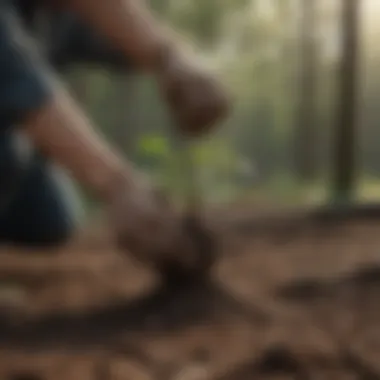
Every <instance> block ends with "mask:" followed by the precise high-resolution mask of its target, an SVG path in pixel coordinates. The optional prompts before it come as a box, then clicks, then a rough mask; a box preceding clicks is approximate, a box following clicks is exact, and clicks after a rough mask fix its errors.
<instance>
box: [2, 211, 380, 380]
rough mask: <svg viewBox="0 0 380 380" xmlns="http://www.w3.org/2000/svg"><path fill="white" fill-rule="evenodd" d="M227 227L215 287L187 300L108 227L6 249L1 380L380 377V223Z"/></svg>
mask: <svg viewBox="0 0 380 380" xmlns="http://www.w3.org/2000/svg"><path fill="white" fill-rule="evenodd" d="M228 218H230V219H231V220H230V224H228V223H226V225H225V226H224V227H223V228H224V232H223V234H222V235H223V246H222V252H221V257H220V260H219V262H218V265H217V266H216V267H215V273H214V275H213V278H212V279H211V280H210V281H207V282H204V283H200V284H198V285H197V286H191V287H189V288H187V289H185V288H184V289H181V290H178V289H169V290H164V289H161V288H160V286H159V284H158V283H157V279H156V278H155V277H154V274H152V273H150V272H148V271H146V270H145V269H144V268H143V267H141V266H138V265H137V264H136V263H134V262H133V261H131V260H129V259H128V258H125V257H122V256H121V255H120V253H119V252H117V251H116V250H115V249H114V248H112V245H111V244H110V241H109V239H108V237H107V233H106V232H105V231H104V230H102V228H101V227H94V228H92V229H91V230H90V231H87V232H86V233H83V235H81V236H80V237H78V239H77V240H76V241H74V242H73V243H72V244H71V245H70V246H69V247H67V248H65V249H62V250H61V251H59V252H45V253H41V252H36V253H30V252H29V253H21V252H19V251H15V250H14V249H11V248H8V249H7V248H4V249H3V250H2V251H1V252H2V253H0V286H1V287H0V288H1V289H2V290H1V291H0V379H4V380H11V379H12V380H16V379H19V380H21V379H24V380H27V379H29V380H31V379H42V380H45V379H46V380H71V379H80V380H87V379H88V380H90V379H91V380H92V379H94V380H111V379H112V380H119V379H120V380H122V379H133V380H140V379H141V380H145V379H146V380H149V379H158V380H159V379H162V380H172V379H173V380H174V379H176V380H177V379H178V380H219V379H220V380H222V379H223V380H248V379H300V380H301V379H324V380H328V379H332V380H333V379H334V380H340V379H364V380H366V379H368V380H369V379H372V380H376V379H380V360H379V359H380V302H379V301H380V219H379V221H376V220H372V221H370V222H369V221H365V220H350V221H349V222H341V223H336V222H333V223H327V224H326V223H322V224H320V225H313V224H308V223H302V221H301V222H300V221H298V222H297V223H296V224H292V223H289V222H288V221H287V220H286V218H284V220H282V221H280V222H279V223H277V227H276V226H269V227H268V226H267V227H266V228H264V229H261V230H259V229H258V228H257V227H255V226H254V225H251V226H250V225H249V223H246V225H245V227H244V226H243V224H244V223H243V224H241V225H240V227H239V226H238V223H236V221H233V219H234V218H235V217H232V215H229V216H225V220H227V219H228ZM235 219H236V218H235Z"/></svg>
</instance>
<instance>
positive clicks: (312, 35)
mask: <svg viewBox="0 0 380 380" xmlns="http://www.w3.org/2000/svg"><path fill="white" fill-rule="evenodd" d="M300 5H301V10H300V28H299V34H300V36H301V44H300V66H299V77H298V86H299V99H298V109H297V114H296V126H295V135H294V145H295V146H294V152H295V155H294V167H295V174H296V176H297V177H298V178H299V179H301V180H303V181H310V180H313V179H315V176H316V171H317V128H316V127H317V126H316V122H315V121H316V76H317V52H316V50H317V46H316V42H317V41H316V25H315V24H316V1H315V0H300Z"/></svg>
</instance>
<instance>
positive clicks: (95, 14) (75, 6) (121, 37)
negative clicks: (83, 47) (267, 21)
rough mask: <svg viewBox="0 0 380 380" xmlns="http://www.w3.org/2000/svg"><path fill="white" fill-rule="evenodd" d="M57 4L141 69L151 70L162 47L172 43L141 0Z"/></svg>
mask: <svg viewBox="0 0 380 380" xmlns="http://www.w3.org/2000/svg"><path fill="white" fill-rule="evenodd" d="M60 3H61V4H64V6H65V8H67V9H70V10H71V11H73V12H76V13H77V14H78V15H80V16H81V17H82V18H83V20H85V21H87V22H88V23H89V24H90V25H92V26H93V27H94V29H96V30H97V31H98V32H99V33H102V34H103V35H104V36H105V37H108V39H109V41H110V43H113V44H114V46H115V48H117V49H119V50H121V51H122V52H123V53H124V54H125V55H126V56H128V57H129V58H130V59H131V60H133V61H134V62H135V63H136V65H137V66H138V67H140V68H142V69H145V70H148V71H150V70H154V69H155V67H156V66H157V64H159V63H158V61H159V60H160V53H161V50H162V47H164V48H165V47H166V46H168V45H172V43H173V37H172V36H171V35H170V36H169V33H168V31H167V30H166V28H165V27H164V26H163V25H161V24H160V23H159V22H158V21H157V20H156V19H155V18H154V17H153V15H152V13H151V12H150V11H149V9H148V8H147V7H146V5H145V2H144V1H143V0H106V1H105V0H66V1H65V0H61V1H60Z"/></svg>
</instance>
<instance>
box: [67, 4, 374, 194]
mask: <svg viewBox="0 0 380 380" xmlns="http://www.w3.org/2000/svg"><path fill="white" fill-rule="evenodd" d="M302 1H304V0H183V1H176V0H151V5H152V8H153V9H154V10H155V12H157V13H158V14H159V15H160V16H161V17H162V18H164V19H165V20H167V22H168V23H169V24H170V25H172V26H174V27H176V28H177V30H178V31H179V32H180V33H181V34H183V36H184V38H187V39H189V40H191V41H193V42H194V43H195V44H196V46H197V48H198V50H199V53H200V54H201V56H202V57H203V58H204V59H205V62H207V63H208V64H210V66H211V67H213V68H214V69H215V70H217V71H218V72H219V73H220V75H221V78H222V79H223V80H224V82H225V84H226V86H227V87H228V88H229V89H230V91H231V92H232V94H233V95H234V97H235V100H236V103H235V109H234V113H233V115H231V117H230V118H229V120H227V121H226V122H225V124H224V125H223V127H222V128H221V129H220V130H219V132H218V133H217V134H216V135H215V136H214V137H211V138H209V139H208V140H207V141H204V142H200V143H199V144H195V145H194V148H193V150H194V151H193V155H194V159H195V161H196V165H197V168H198V169H199V173H200V174H199V175H200V178H201V182H202V186H203V188H204V191H205V196H206V197H208V199H212V200H218V199H219V200H225V199H230V200H231V199H237V198H238V197H239V196H240V195H243V194H246V193H247V191H248V192H249V191H254V190H255V189H262V188H263V187H264V188H266V186H268V188H269V187H272V188H273V187H276V188H278V187H279V186H280V185H279V182H281V181H282V182H283V183H293V184H297V183H298V182H299V183H301V182H300V178H298V177H297V173H295V172H294V167H293V160H294V149H295V145H294V138H295V133H297V130H298V129H296V128H295V124H296V121H297V109H298V107H299V104H300V102H302V101H303V100H302V96H300V91H299V77H298V73H299V71H300V65H302V62H303V59H302V58H304V57H302V55H301V54H303V51H302V49H301V38H302V32H301V30H300V26H299V25H300V19H301V18H302V14H301V10H302V8H304V7H301V6H300V4H301V3H300V2H302ZM315 3H316V7H315V13H314V19H315V20H314V21H315V22H314V24H315V30H313V33H314V34H313V36H312V38H313V41H314V44H315V51H314V52H313V53H314V55H315V57H316V59H317V62H316V63H315V65H314V67H315V69H316V71H315V72H314V73H313V75H314V76H315V83H316V86H315V90H314V91H315V93H314V94H312V96H314V97H315V104H316V107H315V110H314V114H313V115H310V117H312V118H313V121H314V123H313V124H315V125H316V127H315V131H314V133H313V138H312V141H307V140H305V141H304V144H305V146H309V147H313V150H314V151H315V152H316V155H315V158H314V159H315V160H316V162H315V163H314V164H315V167H316V168H317V170H316V174H315V175H316V177H315V178H314V181H315V182H318V183H325V182H324V181H326V179H327V178H328V175H329V170H330V161H329V158H330V156H331V130H332V128H333V123H334V117H335V116H334V107H335V105H336V88H337V83H336V79H335V78H336V73H337V72H336V70H337V67H338V66H337V64H338V61H339V38H340V36H339V25H337V24H339V23H338V21H337V20H339V11H340V7H339V4H340V3H341V2H340V1H339V0H329V1H324V0H316V2H315ZM371 4H372V5H371ZM376 4H377V3H376V2H373V1H371V0H363V13H362V15H363V17H362V18H363V20H365V23H363V28H362V36H361V41H362V45H361V46H362V49H361V54H362V59H361V73H362V80H361V104H360V110H361V117H360V121H359V124H360V125H359V126H360V128H359V129H358V133H359V136H358V138H359V140H358V141H359V142H360V155H361V156H360V164H361V172H360V173H361V175H362V177H363V178H364V177H366V176H371V178H373V177H376V176H378V175H380V153H379V151H380V150H379V149H378V144H379V141H380V129H379V128H378V126H377V124H378V120H379V118H380V107H378V102H379V100H380V75H379V65H378V63H379V60H380V50H379V49H378V48H377V46H379V44H378V43H377V41H378V40H379V34H376V31H378V32H380V29H379V28H378V26H377V24H378V20H380V7H379V6H377V5H376ZM371 7H372V8H371ZM374 12H378V13H379V15H378V18H376V17H374V16H373V13H374ZM371 15H372V17H370V16H371ZM79 71H80V73H81V75H79V76H80V77H82V80H80V81H78V80H77V79H75V78H73V77H70V75H72V72H71V73H69V74H67V78H68V79H69V81H70V82H71V83H72V84H73V86H74V87H75V92H76V93H77V94H80V95H78V97H79V98H80V99H81V101H82V102H83V103H84V104H85V106H86V109H87V111H88V112H89V113H90V115H91V116H92V117H93V118H94V119H95V121H96V122H97V123H98V124H99V125H100V126H101V128H102V130H103V132H104V133H105V134H106V136H107V137H108V138H109V139H110V141H112V142H113V143H114V144H115V145H116V146H117V147H118V148H119V149H120V150H121V151H122V152H124V153H125V154H126V156H127V157H128V158H130V159H131V160H133V161H134V162H135V163H136V164H137V165H138V166H140V167H141V168H143V169H144V170H146V171H147V172H149V173H150V174H151V175H152V176H154V178H156V179H157V181H160V182H161V183H163V184H165V185H166V186H169V187H171V189H174V188H175V187H176V186H177V185H178V182H180V178H181V175H180V174H181V173H178V167H177V166H178V165H176V164H178V162H176V153H175V149H174V148H173V141H172V139H171V135H172V129H173V127H174V126H173V125H171V123H170V118H169V115H168V113H167V111H166V109H165V107H164V105H163V104H162V102H161V101H160V97H159V94H158V93H157V89H156V86H155V83H154V81H153V80H152V78H149V77H139V76H132V75H129V74H128V73H127V74H125V75H121V74H120V73H118V74H116V73H114V74H110V73H109V72H108V71H106V70H103V71H102V70H99V69H91V70H90V69H79ZM76 78H78V75H77V76H76ZM83 78H85V79H84V80H83ZM306 78H307V77H306ZM80 82H81V83H82V84H80ZM78 86H79V88H78ZM81 86H82V87H83V88H85V91H81V89H80V87H81ZM302 141H303V140H302ZM302 152H303V153H302V154H303V155H305V154H307V152H308V149H302ZM298 159H301V160H302V159H306V157H305V156H303V158H302V156H300V157H299V158H298ZM175 173H177V174H175ZM182 174H183V173H182ZM282 182H281V183H282ZM176 184H177V185H176ZM288 187H289V186H288ZM289 188H290V187H289ZM269 193H270V192H269V191H268V192H267V194H269Z"/></svg>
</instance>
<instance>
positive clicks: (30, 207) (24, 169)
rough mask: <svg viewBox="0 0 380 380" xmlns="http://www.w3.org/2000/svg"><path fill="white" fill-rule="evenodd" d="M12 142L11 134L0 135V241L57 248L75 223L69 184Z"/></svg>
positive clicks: (64, 177)
mask: <svg viewBox="0 0 380 380" xmlns="http://www.w3.org/2000/svg"><path fill="white" fill-rule="evenodd" d="M16 141H18V140H17V139H16V137H15V133H14V132H9V133H6V134H4V133H2V134H0V242H1V243H12V244H16V245H24V246H30V247H48V246H57V245H61V244H63V243H65V242H66V241H67V240H68V239H69V238H70V236H71V235H72V233H73V231H74V230H75V228H76V226H77V223H78V217H77V209H76V205H77V200H78V198H77V197H76V194H75V191H74V189H73V187H72V184H71V182H70V181H69V179H68V177H66V176H65V175H64V174H63V172H61V171H60V170H59V169H58V168H56V167H54V166H53V165H51V164H50V163H49V162H48V160H46V159H45V158H44V157H42V156H41V155H38V154H36V153H35V152H33V151H32V152H31V153H30V154H29V155H27V154H26V155H25V150H26V149H25V147H21V148H17V144H16ZM25 156H26V157H25Z"/></svg>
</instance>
